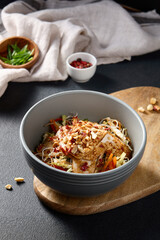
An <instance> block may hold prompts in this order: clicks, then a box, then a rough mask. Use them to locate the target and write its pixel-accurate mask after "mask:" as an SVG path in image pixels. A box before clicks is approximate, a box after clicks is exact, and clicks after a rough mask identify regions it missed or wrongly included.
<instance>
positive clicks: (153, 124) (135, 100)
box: [33, 87, 160, 215]
mask: <svg viewBox="0 0 160 240" xmlns="http://www.w3.org/2000/svg"><path fill="white" fill-rule="evenodd" d="M111 95H113V96H115V97H117V98H119V99H121V100H123V101H124V102H126V103H128V104H129V105H130V106H131V107H132V108H134V109H135V110H136V111H137V109H138V107H139V106H143V107H144V108H145V109H146V107H147V105H148V104H149V100H150V98H151V97H155V98H156V99H157V100H158V104H159V105H160V88H155V87H136V88H130V89H126V90H122V91H119V92H115V93H112V94H111ZM137 112H138V111H137ZM139 115H140V116H141V118H142V119H143V121H144V123H145V126H146V130H147V144H146V149H145V152H144V155H143V158H142V160H141V161H140V163H139V165H138V166H137V168H136V170H135V171H134V172H133V174H132V175H131V176H130V177H129V178H128V179H127V180H126V181H125V182H124V183H123V184H121V185H120V186H119V187H117V188H116V189H114V190H112V191H111V192H108V193H106V194H103V195H101V196H98V197H90V198H76V197H68V196H64V195H62V194H60V193H57V192H55V191H54V190H52V189H51V188H49V187H48V186H46V185H44V184H43V183H42V182H41V181H40V180H39V179H38V178H37V177H34V182H33V186H34V190H35V193H36V194H37V196H38V197H39V199H40V200H41V201H42V202H44V204H46V205H47V206H49V207H51V208H52V209H54V210H56V211H59V212H63V213H66V214H71V215H88V214H94V213H98V212H103V211H107V210H109V209H113V208H116V207H119V206H122V205H124V204H128V203H130V202H133V201H135V200H138V199H140V198H143V197H145V196H147V195H150V194H152V193H154V192H156V191H158V190H160V112H153V111H152V112H149V111H147V110H146V112H145V113H139Z"/></svg>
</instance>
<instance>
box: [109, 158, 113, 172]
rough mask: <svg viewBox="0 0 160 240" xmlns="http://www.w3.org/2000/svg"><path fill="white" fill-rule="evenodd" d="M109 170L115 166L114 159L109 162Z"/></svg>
mask: <svg viewBox="0 0 160 240" xmlns="http://www.w3.org/2000/svg"><path fill="white" fill-rule="evenodd" d="M108 167H109V170H112V169H113V168H114V167H113V160H112V161H111V162H110V163H109V166H108Z"/></svg>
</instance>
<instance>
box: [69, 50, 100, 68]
mask: <svg viewBox="0 0 160 240" xmlns="http://www.w3.org/2000/svg"><path fill="white" fill-rule="evenodd" d="M79 54H82V55H84V56H91V57H92V58H93V59H94V61H95V63H94V64H92V66H90V67H89V68H75V67H72V66H71V64H70V63H69V59H70V58H71V57H74V56H76V55H79ZM66 64H67V66H68V67H70V68H71V69H73V70H75V71H88V70H90V69H92V68H95V67H96V66H97V59H96V57H95V56H94V55H92V54H91V53H87V52H75V53H72V54H71V55H69V56H68V57H67V59H66Z"/></svg>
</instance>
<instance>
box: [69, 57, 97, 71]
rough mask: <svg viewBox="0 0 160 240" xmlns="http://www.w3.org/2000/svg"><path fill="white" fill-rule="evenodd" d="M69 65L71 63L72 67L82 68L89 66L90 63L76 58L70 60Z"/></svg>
mask: <svg viewBox="0 0 160 240" xmlns="http://www.w3.org/2000/svg"><path fill="white" fill-rule="evenodd" d="M70 65H71V66H72V67H75V68H79V69H82V68H88V67H91V66H92V63H90V62H87V61H83V60H82V59H81V58H77V60H74V61H72V62H71V63H70Z"/></svg>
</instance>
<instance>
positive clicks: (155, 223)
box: [0, 51, 160, 240]
mask: <svg viewBox="0 0 160 240" xmlns="http://www.w3.org/2000/svg"><path fill="white" fill-rule="evenodd" d="M136 86H155V87H160V51H157V52H154V53H150V54H147V55H144V56H138V57H134V58H132V60H131V61H130V62H128V61H124V62H121V63H117V64H109V65H101V66H98V68H97V71H96V74H95V76H94V77H93V78H92V79H91V80H90V81H89V82H88V83H84V84H78V83H75V82H74V81H72V80H71V79H70V78H68V79H67V80H66V81H64V82H62V81H58V82H34V83H9V86H8V88H7V90H6V92H5V94H4V95H3V96H2V97H1V98H0V239H1V240H23V239H25V240H32V239H38V240H41V239H43V240H51V239H56V240H81V239H87V240H88V239H97V240H99V239H110V240H114V239H116V240H120V239H122V240H125V239H131V240H134V239H136V240H139V239H145V240H148V239H149V240H150V239H152V240H156V239H157V240H159V239H160V228H159V226H160V191H159V192H156V193H154V194H152V195H150V196H147V197H145V198H143V199H140V200H138V201H135V202H133V203H130V204H128V205H125V206H121V207H118V208H115V209H113V210H109V211H106V212H103V213H98V214H94V215H89V216H70V215H65V214H62V213H58V212H56V211H53V210H50V209H49V208H48V207H46V206H44V205H43V204H42V203H41V202H40V201H39V199H38V198H37V196H36V194H35V192H34V190H33V173H32V172H31V170H30V169H29V167H28V165H27V163H26V161H25V159H24V156H23V153H22V151H21V146H20V140H19V126H20V122H21V119H22V117H23V115H24V114H25V112H26V111H27V110H28V109H29V108H30V107H31V106H32V105H33V104H34V103H36V102H37V101H39V100H40V99H42V98H44V97H46V96H48V95H50V94H53V93H57V92H60V91H67V90H75V89H89V90H96V91H100V92H104V93H111V92H114V91H119V90H122V89H127V88H130V87H136ZM18 176H21V177H24V179H25V183H23V184H19V185H18V184H16V182H15V181H14V177H18ZM7 183H10V184H12V186H13V191H7V190H6V189H5V185H6V184H7Z"/></svg>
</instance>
